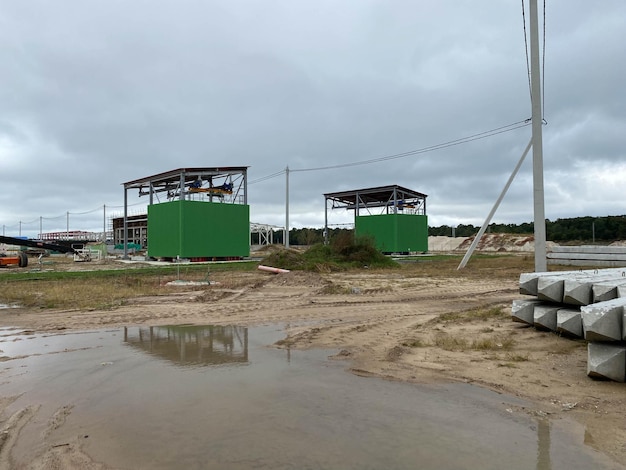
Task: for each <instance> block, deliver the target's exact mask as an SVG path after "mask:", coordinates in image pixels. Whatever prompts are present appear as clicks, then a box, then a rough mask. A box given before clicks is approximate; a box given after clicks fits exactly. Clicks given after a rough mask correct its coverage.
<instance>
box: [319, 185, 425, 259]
mask: <svg viewBox="0 0 626 470" xmlns="http://www.w3.org/2000/svg"><path fill="white" fill-rule="evenodd" d="M324 197H325V200H326V211H325V227H326V230H325V233H328V202H329V201H330V202H331V209H337V208H341V209H346V210H353V211H354V232H355V236H357V237H360V236H367V237H371V238H372V239H373V240H374V242H375V244H376V248H378V249H379V250H380V251H381V252H383V253H411V252H426V251H428V217H427V215H426V197H427V195H426V194H423V193H420V192H417V191H413V190H410V189H407V188H404V187H402V186H398V185H392V186H379V187H375V188H365V189H357V190H352V191H342V192H337V193H327V194H324Z"/></svg>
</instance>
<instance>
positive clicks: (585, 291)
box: [563, 269, 625, 305]
mask: <svg viewBox="0 0 626 470" xmlns="http://www.w3.org/2000/svg"><path fill="white" fill-rule="evenodd" d="M624 281H625V279H624V278H623V277H622V275H621V273H615V272H607V270H606V269H602V270H599V271H597V272H595V273H593V274H584V275H580V276H576V277H572V278H567V279H565V281H564V284H563V303H566V304H570V305H589V304H591V303H594V294H593V287H594V286H595V285H598V284H601V283H603V282H608V283H613V284H614V285H615V286H617V283H623V282H624ZM615 295H616V296H617V288H616V290H615ZM604 300H611V299H604ZM601 301H603V300H601Z"/></svg>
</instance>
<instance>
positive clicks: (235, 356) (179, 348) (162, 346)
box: [124, 325, 248, 365]
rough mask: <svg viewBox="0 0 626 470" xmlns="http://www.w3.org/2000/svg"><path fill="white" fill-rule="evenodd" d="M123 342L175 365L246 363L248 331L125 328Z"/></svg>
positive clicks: (214, 328)
mask: <svg viewBox="0 0 626 470" xmlns="http://www.w3.org/2000/svg"><path fill="white" fill-rule="evenodd" d="M124 342H125V343H126V344H128V345H130V346H132V347H135V348H138V349H141V350H143V351H145V352H148V353H150V354H152V355H155V356H159V357H161V358H163V359H167V360H168V361H171V362H174V363H175V364H178V365H210V364H228V363H247V362H248V328H245V327H242V326H213V325H212V326H150V327H125V328H124Z"/></svg>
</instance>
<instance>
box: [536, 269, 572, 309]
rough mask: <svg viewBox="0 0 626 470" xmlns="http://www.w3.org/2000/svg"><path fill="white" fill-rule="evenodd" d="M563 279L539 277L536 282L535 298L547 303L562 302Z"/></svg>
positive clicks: (559, 277)
mask: <svg viewBox="0 0 626 470" xmlns="http://www.w3.org/2000/svg"><path fill="white" fill-rule="evenodd" d="M565 279H566V277H563V276H541V277H540V278H539V279H538V280H537V298H538V299H540V300H547V301H548V302H558V303H560V302H563V288H564V285H565Z"/></svg>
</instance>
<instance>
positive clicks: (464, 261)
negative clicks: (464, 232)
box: [456, 137, 533, 270]
mask: <svg viewBox="0 0 626 470" xmlns="http://www.w3.org/2000/svg"><path fill="white" fill-rule="evenodd" d="M532 143H533V139H532V137H531V139H530V141H529V142H528V145H527V146H526V149H525V150H524V153H523V154H522V157H521V158H520V159H519V162H517V165H516V166H515V169H514V170H513V173H511V176H509V180H508V181H507V182H506V184H505V185H504V189H502V192H501V193H500V197H499V198H498V200H497V201H496V203H495V204H494V205H493V207H492V208H491V212H489V215H488V216H487V218H486V219H485V221H484V222H483V226H482V227H480V230H479V231H478V234H477V235H476V237H474V241H473V242H472V244H471V245H470V247H469V249H468V250H467V253H465V256H464V257H463V259H462V260H461V264H459V267H458V268H456V269H457V270H458V269H463V268H464V267H465V265H466V264H467V262H468V261H469V259H470V257H471V256H472V253H474V250H475V249H476V245H478V242H479V241H480V238H481V237H482V236H483V234H484V233H485V230H486V229H487V227H488V226H489V224H490V223H491V218H492V217H493V214H495V213H496V210H497V209H498V206H500V202H502V199H503V198H504V195H505V194H506V192H507V191H508V190H509V186H511V183H512V182H513V179H515V175H517V172H518V171H519V169H520V167H521V166H522V162H523V161H524V159H525V158H526V155H528V152H529V151H530V147H531V145H532Z"/></svg>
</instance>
